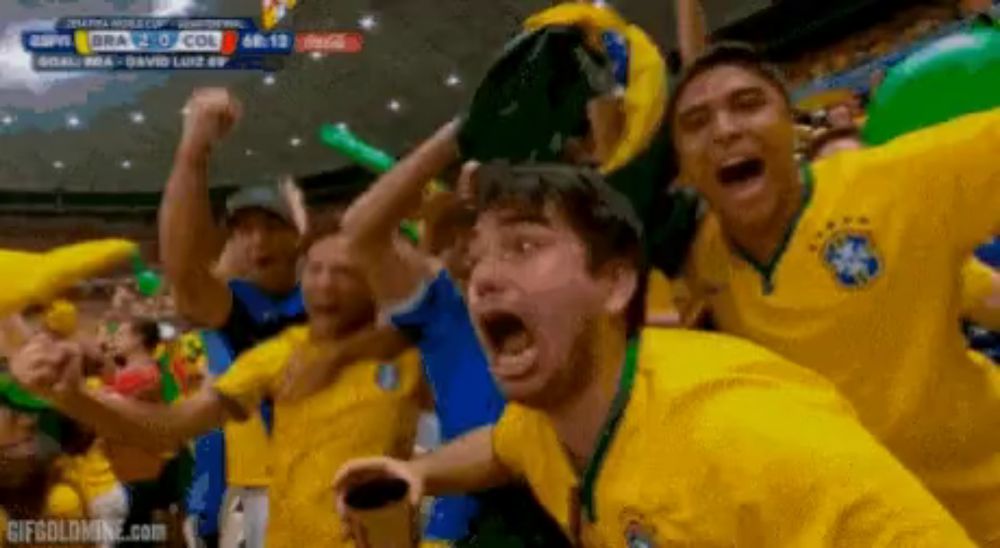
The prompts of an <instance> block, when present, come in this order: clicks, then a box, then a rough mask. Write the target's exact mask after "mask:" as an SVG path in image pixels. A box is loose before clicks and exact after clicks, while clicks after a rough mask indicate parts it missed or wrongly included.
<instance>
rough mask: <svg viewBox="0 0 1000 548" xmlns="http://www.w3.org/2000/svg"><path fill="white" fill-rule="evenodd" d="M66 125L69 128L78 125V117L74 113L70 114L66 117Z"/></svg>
mask: <svg viewBox="0 0 1000 548" xmlns="http://www.w3.org/2000/svg"><path fill="white" fill-rule="evenodd" d="M66 125H67V126H69V127H71V128H74V127H80V118H79V117H78V116H77V115H75V114H70V115H69V116H67V117H66Z"/></svg>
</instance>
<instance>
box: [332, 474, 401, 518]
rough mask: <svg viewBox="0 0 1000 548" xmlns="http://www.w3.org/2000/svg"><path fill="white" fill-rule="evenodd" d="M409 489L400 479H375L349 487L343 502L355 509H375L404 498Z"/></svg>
mask: <svg viewBox="0 0 1000 548" xmlns="http://www.w3.org/2000/svg"><path fill="white" fill-rule="evenodd" d="M409 490H410V488H409V486H408V485H407V484H406V482H405V481H403V480H401V479H392V478H386V479H377V480H372V481H369V482H367V483H363V484H361V485H359V486H357V487H355V488H353V489H351V490H350V491H349V492H348V493H347V496H346V497H345V502H346V503H347V506H349V507H351V508H354V509H355V510H375V509H377V508H382V507H383V506H388V505H390V504H395V503H397V502H399V501H401V500H404V499H405V498H406V495H407V492H408V491H409Z"/></svg>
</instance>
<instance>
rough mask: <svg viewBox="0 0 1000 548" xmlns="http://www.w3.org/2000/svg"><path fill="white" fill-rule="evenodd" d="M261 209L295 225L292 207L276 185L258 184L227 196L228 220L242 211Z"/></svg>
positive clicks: (290, 224)
mask: <svg viewBox="0 0 1000 548" xmlns="http://www.w3.org/2000/svg"><path fill="white" fill-rule="evenodd" d="M248 209H259V210H262V211H266V212H268V213H270V214H272V215H275V216H276V217H278V218H279V219H281V220H282V221H285V222H286V223H288V225H289V226H292V227H294V226H295V220H294V218H293V216H292V208H291V207H289V205H288V201H287V200H285V197H284V196H282V195H281V192H279V191H278V187H277V186H276V185H258V186H248V187H244V188H241V189H239V190H237V191H236V192H234V193H233V194H232V195H230V196H229V197H228V198H226V222H229V221H231V220H232V218H233V216H234V215H236V214H237V213H239V212H240V211H245V210H248Z"/></svg>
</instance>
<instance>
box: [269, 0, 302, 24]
mask: <svg viewBox="0 0 1000 548" xmlns="http://www.w3.org/2000/svg"><path fill="white" fill-rule="evenodd" d="M261 1H262V2H263V4H262V5H261V8H262V12H261V13H262V16H261V22H262V23H263V27H264V30H271V29H273V28H274V27H275V26H277V24H278V23H279V22H281V20H282V19H284V18H285V15H287V14H288V12H289V11H291V10H293V9H295V4H296V3H298V0H261Z"/></svg>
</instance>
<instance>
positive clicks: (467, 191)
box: [458, 160, 480, 200]
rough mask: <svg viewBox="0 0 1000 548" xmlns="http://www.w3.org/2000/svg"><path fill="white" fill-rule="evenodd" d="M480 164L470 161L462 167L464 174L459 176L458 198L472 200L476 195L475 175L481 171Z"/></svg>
mask: <svg viewBox="0 0 1000 548" xmlns="http://www.w3.org/2000/svg"><path fill="white" fill-rule="evenodd" d="M479 166H480V164H479V162H477V161H475V160H470V161H468V162H465V164H464V165H462V173H461V174H459V176H458V196H459V198H461V199H462V200H472V198H473V197H475V195H476V184H475V180H476V178H475V175H476V171H478V170H479Z"/></svg>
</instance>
